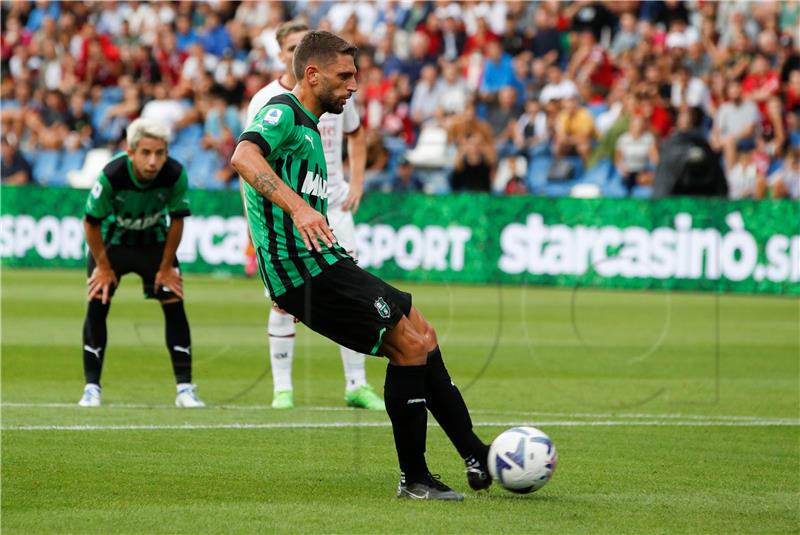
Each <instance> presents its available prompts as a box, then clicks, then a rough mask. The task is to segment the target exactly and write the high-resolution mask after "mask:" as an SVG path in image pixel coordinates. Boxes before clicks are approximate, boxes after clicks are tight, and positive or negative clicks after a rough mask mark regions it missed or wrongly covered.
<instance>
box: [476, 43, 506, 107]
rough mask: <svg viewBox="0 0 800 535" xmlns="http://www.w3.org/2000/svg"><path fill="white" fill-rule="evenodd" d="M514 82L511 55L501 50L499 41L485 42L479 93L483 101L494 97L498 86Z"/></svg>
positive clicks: (498, 88) (498, 89)
mask: <svg viewBox="0 0 800 535" xmlns="http://www.w3.org/2000/svg"><path fill="white" fill-rule="evenodd" d="M513 84H514V65H513V64H512V61H511V56H509V55H508V54H507V53H505V52H503V48H502V46H501V44H500V42H499V41H489V42H488V43H487V44H486V59H485V61H484V64H483V77H482V79H481V85H480V89H479V95H480V98H481V100H483V101H484V102H486V101H489V100H491V99H492V98H494V97H495V96H496V94H497V92H498V91H500V88H502V87H505V86H508V85H513Z"/></svg>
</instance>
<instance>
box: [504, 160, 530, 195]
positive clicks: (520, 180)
mask: <svg viewBox="0 0 800 535" xmlns="http://www.w3.org/2000/svg"><path fill="white" fill-rule="evenodd" d="M523 161H524V160H523ZM507 162H508V167H509V169H508V172H509V173H510V174H511V178H509V179H508V182H506V185H505V186H504V187H503V193H505V194H506V195H525V194H526V193H528V187H527V186H526V185H525V178H524V177H523V175H524V173H522V170H521V169H519V166H518V163H517V162H518V160H517V158H508V160H507Z"/></svg>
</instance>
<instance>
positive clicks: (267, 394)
mask: <svg viewBox="0 0 800 535" xmlns="http://www.w3.org/2000/svg"><path fill="white" fill-rule="evenodd" d="M399 285H400V286H401V287H403V288H407V289H409V290H410V291H412V292H413V294H414V302H415V304H416V305H417V307H419V308H420V309H421V310H422V312H423V314H424V315H426V317H427V318H428V319H429V320H431V322H432V323H433V324H434V325H435V327H436V329H437V331H438V334H439V338H440V342H441V347H442V352H443V355H444V358H445V360H446V362H447V364H448V367H449V369H450V371H451V374H452V376H453V378H454V380H455V382H456V383H457V384H458V385H459V386H460V387H461V388H462V391H463V392H464V397H465V399H466V401H467V403H468V405H469V407H470V408H471V410H472V414H473V419H474V421H475V423H476V428H477V431H478V433H479V434H480V435H481V436H482V437H483V438H484V439H486V440H490V439H491V438H492V437H494V436H495V435H497V434H498V433H499V432H500V431H502V430H503V429H505V428H507V427H510V426H512V425H515V424H527V425H534V426H537V427H540V428H541V429H543V430H544V431H545V432H547V433H548V434H549V435H550V436H551V437H552V439H553V440H554V442H555V444H556V446H557V448H558V452H559V466H558V470H557V471H556V473H555V476H554V478H553V480H552V481H551V482H550V483H549V484H548V485H547V486H546V487H545V488H544V489H542V490H541V491H539V492H537V493H534V494H531V495H527V496H517V495H514V494H511V493H508V492H506V491H504V490H502V489H501V488H499V487H498V486H497V485H494V486H493V487H492V488H491V490H490V492H488V493H483V494H476V493H474V492H471V491H469V490H468V488H467V484H466V480H465V478H464V474H463V466H462V463H461V460H460V459H459V458H458V455H457V454H456V452H455V450H454V449H453V448H452V446H451V445H450V444H449V442H448V441H447V439H446V437H445V436H444V434H443V433H442V432H441V430H440V429H439V428H438V427H437V426H436V425H435V422H434V421H433V419H432V418H431V419H430V420H429V421H430V423H431V426H430V427H429V430H428V460H429V464H430V466H431V468H432V470H433V471H434V472H438V473H440V474H441V475H442V479H443V481H445V482H447V483H448V484H450V485H451V486H453V487H455V488H456V489H458V490H461V491H464V492H466V494H467V499H466V500H465V501H464V502H462V503H416V502H414V503H412V502H408V501H404V500H398V499H396V498H395V497H394V490H395V486H396V484H397V475H398V474H397V467H396V460H395V452H394V446H393V443H392V439H391V429H390V427H389V426H388V418H387V416H386V415H385V414H375V413H367V412H364V411H357V410H349V409H345V408H344V404H343V389H344V382H343V378H342V372H341V361H340V359H339V356H338V351H337V349H336V347H335V346H334V345H333V344H332V343H330V342H328V341H326V340H324V339H322V338H320V337H319V336H317V335H316V334H313V333H310V332H309V331H308V330H307V329H306V328H305V327H302V326H301V327H299V333H298V340H297V349H296V355H295V365H294V382H295V399H296V402H297V405H298V407H297V408H296V409H295V410H292V411H275V410H272V409H271V408H269V403H270V400H271V381H270V378H269V375H268V374H266V375H265V373H264V372H265V371H266V368H267V365H268V357H267V349H266V332H265V323H266V318H267V312H268V307H267V302H266V301H265V300H264V298H263V297H262V289H261V287H260V283H259V282H258V281H255V280H243V279H235V278H233V279H231V278H227V279H221V278H212V277H199V276H189V277H187V279H186V282H185V289H186V296H187V310H188V315H189V320H190V323H191V326H192V338H193V349H194V358H195V361H194V362H195V382H196V383H197V384H198V386H199V390H198V393H199V394H200V396H201V397H202V398H203V399H204V400H205V401H206V402H207V403H208V404H209V407H208V408H206V409H203V410H181V409H176V408H175V407H174V405H173V403H174V396H175V389H174V385H173V379H172V374H171V369H170V365H169V358H168V356H167V353H166V350H165V348H164V345H163V323H162V317H161V311H160V310H159V307H158V306H157V305H156V304H155V303H152V302H146V301H144V300H143V299H141V290H140V289H141V286H140V284H139V282H138V280H137V279H136V278H135V277H134V276H129V277H127V278H126V279H125V280H124V282H123V284H122V286H121V288H120V290H119V291H118V293H117V296H116V298H115V301H114V304H113V306H112V309H111V314H110V318H109V346H108V350H107V355H106V367H105V371H104V376H103V402H104V406H103V407H100V408H99V409H81V408H79V407H77V406H76V402H77V401H78V398H79V397H80V394H81V391H82V386H83V381H82V371H81V347H80V345H81V334H80V333H81V324H82V321H83V314H84V307H85V297H84V292H85V278H84V275H83V274H82V273H80V272H78V271H22V270H10V269H5V270H4V271H3V273H2V516H1V518H0V522H2V526H1V527H2V532H3V533H9V534H11V533H148V534H149V533H191V534H197V533H225V534H227V533H270V532H282V533H348V534H352V533H425V534H428V533H481V534H483V533H501V532H502V533H535V532H539V533H648V534H650V533H734V532H742V533H746V532H750V533H786V532H794V533H797V532H798V530H800V301H798V299H796V298H795V299H789V298H776V297H755V296H732V295H715V294H690V293H666V292H661V293H648V292H613V291H595V290H586V289H581V290H572V289H548V288H532V287H531V288H521V287H502V288H498V287H476V286H446V285H439V286H429V285H408V284H402V283H401V284H399ZM367 366H368V368H367V374H368V377H369V379H370V381H371V382H372V383H373V384H374V385H375V386H376V387H377V388H378V390H379V391H380V390H381V387H382V384H383V373H384V368H385V362H383V361H382V360H381V359H370V360H369V361H368V363H367ZM259 377H260V378H261V379H260V380H259Z"/></svg>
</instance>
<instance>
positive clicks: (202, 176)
mask: <svg viewBox="0 0 800 535" xmlns="http://www.w3.org/2000/svg"><path fill="white" fill-rule="evenodd" d="M220 167H222V160H221V159H220V157H219V156H218V155H217V153H216V152H215V151H210V150H198V151H197V152H196V153H195V154H194V156H193V157H192V162H191V164H190V165H189V167H188V168H187V170H186V172H187V173H188V174H189V187H192V188H201V189H222V188H224V187H225V185H224V184H222V183H221V182H220V181H218V180H216V179H215V178H214V176H215V174H216V172H217V171H218V170H219V169H220Z"/></svg>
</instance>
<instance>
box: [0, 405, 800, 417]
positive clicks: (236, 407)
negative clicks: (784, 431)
mask: <svg viewBox="0 0 800 535" xmlns="http://www.w3.org/2000/svg"><path fill="white" fill-rule="evenodd" d="M0 408H46V409H76V410H78V411H81V412H83V411H86V409H85V408H84V407H79V406H78V404H77V403H28V402H13V401H9V402H3V403H0ZM103 408H113V409H167V410H175V405H174V404H166V403H165V404H151V405H148V404H146V403H104V404H103ZM214 409H216V410H228V411H230V410H241V411H262V410H269V411H272V410H273V409H272V406H271V405H235V404H232V405H213V404H210V405H207V406H206V407H205V408H204V409H203V410H204V411H208V410H214ZM294 410H295V411H313V412H348V413H353V412H359V409H354V408H352V407H332V406H331V407H325V406H306V407H295V409H294ZM470 413H471V414H486V415H498V416H529V417H530V416H544V417H549V418H605V419H614V420H622V419H634V420H636V419H644V420H698V421H701V422H706V421H709V420H720V421H733V422H757V421H762V420H775V419H780V418H776V417H764V416H733V415H712V414H683V413H664V414H660V413H615V412H550V411H506V410H492V409H471V410H470ZM790 421H800V420H790Z"/></svg>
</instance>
